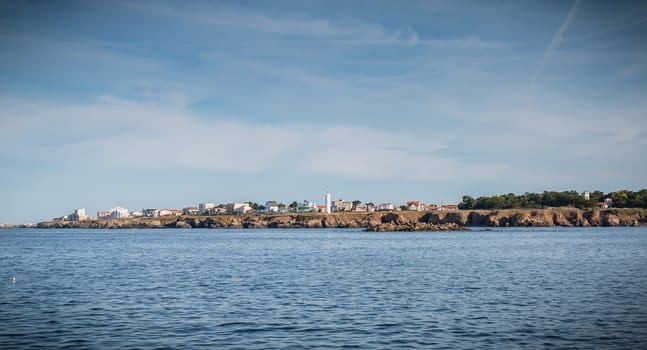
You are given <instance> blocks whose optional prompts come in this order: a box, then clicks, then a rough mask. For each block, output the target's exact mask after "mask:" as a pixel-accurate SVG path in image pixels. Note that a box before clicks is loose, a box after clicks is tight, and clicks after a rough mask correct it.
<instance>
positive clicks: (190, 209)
mask: <svg viewBox="0 0 647 350" xmlns="http://www.w3.org/2000/svg"><path fill="white" fill-rule="evenodd" d="M182 213H183V214H184V215H199V214H200V209H199V208H196V207H186V208H183V209H182Z"/></svg>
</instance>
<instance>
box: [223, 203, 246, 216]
mask: <svg viewBox="0 0 647 350" xmlns="http://www.w3.org/2000/svg"><path fill="white" fill-rule="evenodd" d="M225 209H227V214H245V213H248V212H250V211H252V207H250V206H249V204H247V203H229V204H227V205H226V207H225Z"/></svg>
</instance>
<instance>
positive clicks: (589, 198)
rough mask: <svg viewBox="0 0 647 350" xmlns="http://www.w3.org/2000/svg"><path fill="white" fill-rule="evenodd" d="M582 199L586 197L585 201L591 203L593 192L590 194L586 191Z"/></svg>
mask: <svg viewBox="0 0 647 350" xmlns="http://www.w3.org/2000/svg"><path fill="white" fill-rule="evenodd" d="M582 197H584V200H585V201H590V200H591V192H589V191H584V192H583V193H582Z"/></svg>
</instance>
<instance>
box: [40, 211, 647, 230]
mask: <svg viewBox="0 0 647 350" xmlns="http://www.w3.org/2000/svg"><path fill="white" fill-rule="evenodd" d="M446 224H455V225H456V226H454V225H446ZM388 225H390V227H392V228H393V230H394V231H395V230H403V228H405V227H410V228H413V229H412V230H415V228H419V229H422V228H424V227H425V225H429V228H430V230H431V226H436V227H441V226H439V225H445V226H444V227H445V228H447V229H455V228H456V227H460V226H490V227H520V226H567V227H570V226H579V227H590V226H643V225H647V209H606V210H578V209H568V208H567V209H546V210H474V211H469V210H459V211H434V212H380V213H335V214H280V215H271V214H253V215H218V216H179V217H174V216H165V217H160V218H131V219H113V220H86V221H63V222H58V221H47V222H41V223H39V224H38V225H37V227H38V228H107V229H126V228H247V229H250V228H371V227H377V226H381V227H383V228H384V227H389V226H388Z"/></svg>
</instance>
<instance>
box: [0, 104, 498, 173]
mask: <svg viewBox="0 0 647 350" xmlns="http://www.w3.org/2000/svg"><path fill="white" fill-rule="evenodd" d="M0 102H1V103H2V104H3V105H4V106H5V107H6V108H5V110H6V115H8V116H9V117H8V118H7V119H5V120H3V127H4V128H3V129H4V130H5V132H7V133H9V134H10V135H16V137H14V138H8V139H7V138H5V139H3V141H2V142H1V143H0V145H1V146H2V150H3V151H2V152H1V153H0V155H2V157H4V158H9V157H28V158H29V159H43V160H46V159H57V160H58V161H61V162H66V161H69V163H70V164H78V162H82V163H83V164H84V166H87V165H88V164H97V165H99V164H101V165H100V166H112V167H118V168H125V169H139V170H145V171H148V170H155V169H157V170H163V169H173V168H185V169H195V170H207V171H231V172H242V173H247V172H251V173H258V172H276V171H280V170H281V169H291V170H292V171H294V172H298V173H301V174H309V175H316V176H336V177H342V178H343V177H351V178H352V177H358V178H379V179H389V178H409V179H412V180H419V181H433V180H439V179H441V178H445V179H446V178H447V177H451V176H457V175H458V174H461V173H463V172H464V169H466V168H469V169H477V168H481V167H482V166H480V165H478V164H471V165H468V164H462V163H461V162H459V161H457V160H454V159H449V158H445V157H444V156H442V155H440V153H439V151H441V150H443V149H444V148H446V145H444V144H443V142H441V141H440V140H432V139H426V138H421V137H419V136H417V135H415V134H410V133H404V132H391V131H385V130H380V129H375V128H370V127H360V126H349V125H321V124H309V123H292V124H286V123H283V124H263V123H251V122H241V121H236V120H234V119H231V118H227V117H224V116H221V117H217V116H216V117H214V118H211V119H209V120H205V119H203V118H200V117H199V116H196V115H193V114H191V113H190V112H188V111H186V110H185V109H184V108H183V106H181V105H164V104H159V102H158V103H149V102H141V101H130V100H123V99H119V98H115V97H110V96H104V97H102V98H100V99H98V100H97V101H96V102H95V103H92V104H86V105H56V104H41V105H39V104H33V103H28V102H27V101H19V100H13V101H9V100H7V99H3V100H2V101H0ZM10 102H11V103H10ZM51 129H58V130H61V132H62V133H61V134H60V135H59V136H60V137H63V138H67V139H68V141H67V142H64V143H57V144H39V143H32V141H33V140H34V139H36V138H38V137H39V135H42V134H44V133H47V131H48V130H51ZM79 135H81V136H79ZM10 146H12V147H10ZM9 150H11V151H9ZM486 168H487V169H488V170H487V172H493V171H494V172H496V171H497V169H498V167H497V166H487V167H483V168H482V169H481V170H485V169H486ZM403 169H406V170H405V171H403ZM440 169H442V171H439V170H440ZM483 173H484V171H481V174H483Z"/></svg>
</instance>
